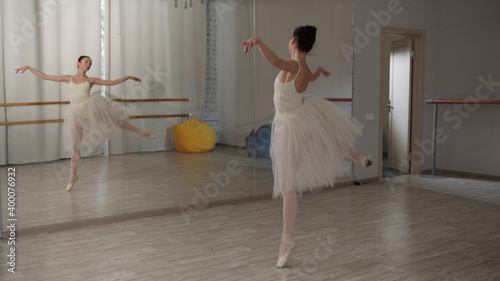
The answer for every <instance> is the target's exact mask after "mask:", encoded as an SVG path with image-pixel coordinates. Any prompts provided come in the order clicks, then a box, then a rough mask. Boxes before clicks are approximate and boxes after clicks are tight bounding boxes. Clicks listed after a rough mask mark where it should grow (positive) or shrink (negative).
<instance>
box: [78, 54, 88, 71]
mask: <svg viewBox="0 0 500 281" xmlns="http://www.w3.org/2000/svg"><path fill="white" fill-rule="evenodd" d="M84 58H89V59H90V57H89V56H80V57H79V58H78V62H81V61H82V60H83V59H84ZM76 68H78V65H77V66H76Z"/></svg>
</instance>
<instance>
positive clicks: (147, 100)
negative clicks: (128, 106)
mask: <svg viewBox="0 0 500 281" xmlns="http://www.w3.org/2000/svg"><path fill="white" fill-rule="evenodd" d="M113 101H115V102H174V101H175V102H177V101H187V102H191V99H188V98H172V99H113ZM57 104H69V101H48V102H17V103H0V107H10V106H31V105H57ZM189 112H190V113H188V114H160V115H133V116H130V119H141V118H172V117H188V118H191V106H190V108H189ZM62 122H64V119H50V120H29V121H10V122H0V126H10V125H26V124H44V123H62Z"/></svg>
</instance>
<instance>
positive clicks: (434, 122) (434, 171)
mask: <svg viewBox="0 0 500 281" xmlns="http://www.w3.org/2000/svg"><path fill="white" fill-rule="evenodd" d="M425 103H427V104H434V119H433V125H432V175H433V176H434V175H435V174H436V134H437V114H438V104H500V100H430V99H429V100H425Z"/></svg>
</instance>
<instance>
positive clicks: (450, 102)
mask: <svg viewBox="0 0 500 281" xmlns="http://www.w3.org/2000/svg"><path fill="white" fill-rule="evenodd" d="M425 103H432V104H500V100H425Z"/></svg>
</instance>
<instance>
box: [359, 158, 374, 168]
mask: <svg viewBox="0 0 500 281" xmlns="http://www.w3.org/2000/svg"><path fill="white" fill-rule="evenodd" d="M360 163H361V166H363V167H370V166H371V165H372V159H370V158H368V157H366V156H363V158H361V161H360Z"/></svg>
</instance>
